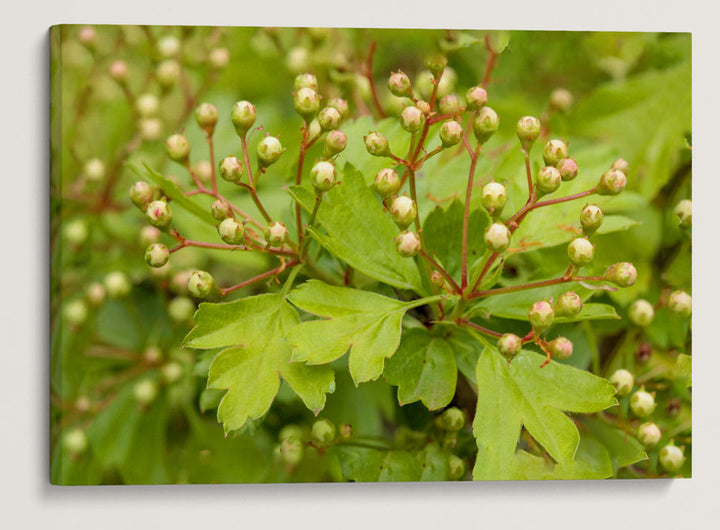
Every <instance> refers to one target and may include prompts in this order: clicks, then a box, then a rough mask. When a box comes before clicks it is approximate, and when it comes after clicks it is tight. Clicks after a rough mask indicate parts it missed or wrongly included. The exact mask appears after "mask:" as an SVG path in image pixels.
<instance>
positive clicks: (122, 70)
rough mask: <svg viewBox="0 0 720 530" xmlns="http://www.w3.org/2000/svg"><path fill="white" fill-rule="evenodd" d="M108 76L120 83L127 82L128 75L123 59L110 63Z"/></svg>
mask: <svg viewBox="0 0 720 530" xmlns="http://www.w3.org/2000/svg"><path fill="white" fill-rule="evenodd" d="M110 77H112V78H113V79H114V80H115V81H117V82H118V83H120V84H123V83H125V82H127V80H128V77H129V72H128V67H127V63H126V62H125V61H113V62H112V63H111V64H110Z"/></svg>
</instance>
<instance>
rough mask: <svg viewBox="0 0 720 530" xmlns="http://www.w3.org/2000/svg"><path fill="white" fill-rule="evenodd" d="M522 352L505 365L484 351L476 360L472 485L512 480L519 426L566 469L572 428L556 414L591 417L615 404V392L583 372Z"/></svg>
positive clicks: (574, 442) (575, 439)
mask: <svg viewBox="0 0 720 530" xmlns="http://www.w3.org/2000/svg"><path fill="white" fill-rule="evenodd" d="M543 359H544V357H543V356H542V355H539V354H537V353H533V352H529V351H522V352H521V353H520V354H519V355H518V356H517V357H516V358H515V359H514V360H513V362H512V363H511V364H510V366H509V367H508V363H507V361H506V360H505V358H504V357H502V355H500V354H499V353H498V352H497V350H495V348H491V347H487V348H485V351H484V352H483V354H482V355H481V356H480V359H479V360H478V364H477V369H476V378H477V383H478V406H477V412H476V415H475V420H474V421H473V433H474V434H475V438H476V441H477V445H478V456H477V460H476V462H475V469H474V471H473V477H474V478H475V479H476V480H509V479H513V478H515V474H516V473H515V469H516V465H515V449H516V446H517V442H518V438H519V436H520V429H521V427H523V426H524V427H525V429H526V430H527V431H528V432H529V433H530V435H532V437H533V438H534V439H535V440H536V441H537V442H538V443H539V444H540V445H542V446H543V448H544V449H545V450H546V451H547V452H548V453H549V454H550V456H552V457H553V458H554V459H555V460H556V461H557V462H559V463H561V464H563V465H569V464H570V463H571V462H572V461H573V459H574V457H575V453H576V451H577V448H578V444H579V443H580V436H579V434H578V430H577V428H576V427H575V424H574V423H573V422H572V420H570V418H568V417H567V416H566V415H565V414H563V412H561V411H568V412H597V411H599V410H603V409H606V408H608V407H611V406H613V405H615V404H617V401H616V400H615V399H614V397H613V396H614V394H615V388H614V387H613V386H612V385H611V384H610V383H608V382H607V381H606V380H605V379H602V378H600V377H597V376H594V375H592V374H590V373H588V372H585V371H582V370H578V369H576V368H572V367H570V366H566V365H562V364H559V363H556V362H550V364H548V365H547V366H545V367H543V368H540V364H541V363H542V362H543Z"/></svg>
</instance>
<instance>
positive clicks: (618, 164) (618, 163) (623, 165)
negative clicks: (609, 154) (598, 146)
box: [610, 158, 630, 175]
mask: <svg viewBox="0 0 720 530" xmlns="http://www.w3.org/2000/svg"><path fill="white" fill-rule="evenodd" d="M610 168H611V169H617V170H620V171H622V172H623V173H625V174H626V175H627V172H628V170H629V169H630V164H629V163H628V161H627V160H625V159H624V158H618V159H617V160H615V162H613V163H612V165H611V166H610Z"/></svg>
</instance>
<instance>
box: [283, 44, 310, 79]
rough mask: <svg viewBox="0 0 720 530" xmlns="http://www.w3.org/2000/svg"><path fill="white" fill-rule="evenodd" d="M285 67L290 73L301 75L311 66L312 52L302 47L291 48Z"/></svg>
mask: <svg viewBox="0 0 720 530" xmlns="http://www.w3.org/2000/svg"><path fill="white" fill-rule="evenodd" d="M285 65H286V66H287V68H288V70H290V73H292V74H299V73H300V72H302V71H303V70H305V69H306V68H307V67H308V66H309V65H310V52H309V51H308V50H307V49H306V48H303V47H302V46H296V47H294V48H291V49H290V50H289V51H288V53H287V57H286V58H285ZM308 75H310V74H308Z"/></svg>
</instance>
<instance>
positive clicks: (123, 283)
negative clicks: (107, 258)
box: [103, 271, 132, 298]
mask: <svg viewBox="0 0 720 530" xmlns="http://www.w3.org/2000/svg"><path fill="white" fill-rule="evenodd" d="M103 284H104V285H105V290H106V291H107V294H108V296H110V298H122V297H123V296H127V295H128V294H130V289H132V285H130V280H128V277H127V276H126V275H125V273H123V272H120V271H115V272H111V273H109V274H108V275H107V276H105V279H104V280H103Z"/></svg>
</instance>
